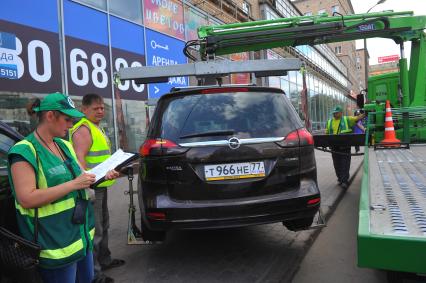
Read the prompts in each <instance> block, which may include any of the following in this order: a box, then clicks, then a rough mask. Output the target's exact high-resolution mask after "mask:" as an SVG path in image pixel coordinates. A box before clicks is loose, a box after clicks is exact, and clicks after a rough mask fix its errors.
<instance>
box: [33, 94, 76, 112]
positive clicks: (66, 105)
mask: <svg viewBox="0 0 426 283" xmlns="http://www.w3.org/2000/svg"><path fill="white" fill-rule="evenodd" d="M33 110H34V111H35V112H40V111H50V110H56V111H60V112H62V113H64V114H65V115H68V116H70V117H74V118H82V117H84V114H83V113H81V112H80V111H78V110H77V109H75V105H74V102H73V101H72V100H71V97H69V96H68V95H65V94H62V93H59V92H55V93H50V94H48V95H46V96H45V97H44V98H43V100H42V101H41V102H40V106H37V107H34V109H33Z"/></svg>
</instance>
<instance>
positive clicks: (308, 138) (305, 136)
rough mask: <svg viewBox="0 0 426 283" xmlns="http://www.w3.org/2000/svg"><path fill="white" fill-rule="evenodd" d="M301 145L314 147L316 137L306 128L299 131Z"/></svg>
mask: <svg viewBox="0 0 426 283" xmlns="http://www.w3.org/2000/svg"><path fill="white" fill-rule="evenodd" d="M297 132H298V133H299V139H300V145H314V137H313V136H312V134H311V133H310V132H309V131H308V130H306V129H305V128H302V129H298V130H297Z"/></svg>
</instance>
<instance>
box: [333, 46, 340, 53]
mask: <svg viewBox="0 0 426 283" xmlns="http://www.w3.org/2000/svg"><path fill="white" fill-rule="evenodd" d="M334 53H336V54H342V46H340V45H339V46H336V47H334Z"/></svg>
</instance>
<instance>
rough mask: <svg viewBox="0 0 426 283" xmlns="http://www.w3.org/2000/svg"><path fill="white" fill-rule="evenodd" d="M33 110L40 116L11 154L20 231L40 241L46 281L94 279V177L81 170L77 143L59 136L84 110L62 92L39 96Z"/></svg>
mask: <svg viewBox="0 0 426 283" xmlns="http://www.w3.org/2000/svg"><path fill="white" fill-rule="evenodd" d="M31 109H32V110H33V111H34V112H35V113H36V114H37V117H38V120H39V122H38V124H37V125H36V128H35V130H34V132H32V133H30V134H29V135H28V136H27V137H25V138H24V139H23V140H22V141H20V142H18V143H16V144H15V145H14V146H13V147H12V148H11V149H10V151H9V154H8V161H9V162H8V163H9V180H10V184H11V187H12V191H13V195H14V197H15V199H16V201H15V206H16V215H17V223H18V227H19V231H20V234H21V236H22V237H24V238H25V239H27V240H29V241H34V240H35V238H36V241H37V243H38V244H40V245H41V252H40V264H39V273H40V275H41V277H42V279H43V282H45V283H75V282H86V283H90V282H91V281H92V279H93V275H94V269H93V255H92V247H93V235H94V230H95V229H94V228H95V227H94V215H93V207H92V205H91V204H90V202H89V201H88V197H89V196H88V193H87V191H86V190H85V189H86V188H88V187H89V186H90V185H91V184H93V183H94V181H95V175H94V174H89V173H85V172H83V171H82V169H81V167H80V165H79V164H78V160H77V157H76V155H75V152H74V149H73V147H72V146H71V144H70V143H68V142H67V141H65V140H63V139H61V138H63V137H64V136H65V135H66V134H67V132H68V130H69V129H70V128H71V127H72V125H73V119H74V118H79V117H82V116H83V114H82V113H81V112H80V111H78V110H77V109H75V108H74V103H73V102H72V100H71V98H70V97H68V96H66V95H64V94H61V93H52V94H49V95H47V96H46V97H45V98H44V99H43V100H42V101H40V100H36V101H35V103H34V104H33V105H32V107H31ZM36 223H37V225H35V224H36ZM35 227H37V229H36V228H35ZM35 236H36V237H35ZM17 256H19V255H17ZM23 272H25V270H23ZM25 282H27V281H25Z"/></svg>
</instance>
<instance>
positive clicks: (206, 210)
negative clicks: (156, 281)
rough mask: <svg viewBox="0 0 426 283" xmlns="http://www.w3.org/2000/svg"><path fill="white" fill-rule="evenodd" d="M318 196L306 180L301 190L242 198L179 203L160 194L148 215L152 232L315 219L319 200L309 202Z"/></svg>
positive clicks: (313, 182) (310, 181)
mask: <svg viewBox="0 0 426 283" xmlns="http://www.w3.org/2000/svg"><path fill="white" fill-rule="evenodd" d="M319 197H320V192H319V189H318V186H317V184H316V183H315V181H313V180H303V181H302V182H301V186H300V188H299V189H294V190H290V191H286V192H283V193H279V194H274V195H265V196H259V197H250V198H243V199H229V200H220V201H217V200H215V201H178V200H173V199H171V198H169V197H168V196H167V195H159V196H156V201H155V202H154V203H155V204H156V205H155V207H150V208H148V209H147V210H146V214H145V215H146V220H147V221H146V222H147V225H148V227H149V228H151V229H152V230H170V229H212V228H226V227H238V226H248V225H257V224H266V223H274V222H281V221H286V220H292V219H300V218H307V217H313V216H314V215H315V213H316V212H317V211H318V209H319V206H320V201H318V202H315V203H313V204H308V201H309V200H312V199H315V198H319ZM151 203H153V202H151ZM158 213H160V214H161V213H164V215H165V217H164V219H158V218H156V217H155V215H159V214H158ZM153 215H154V216H153Z"/></svg>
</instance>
